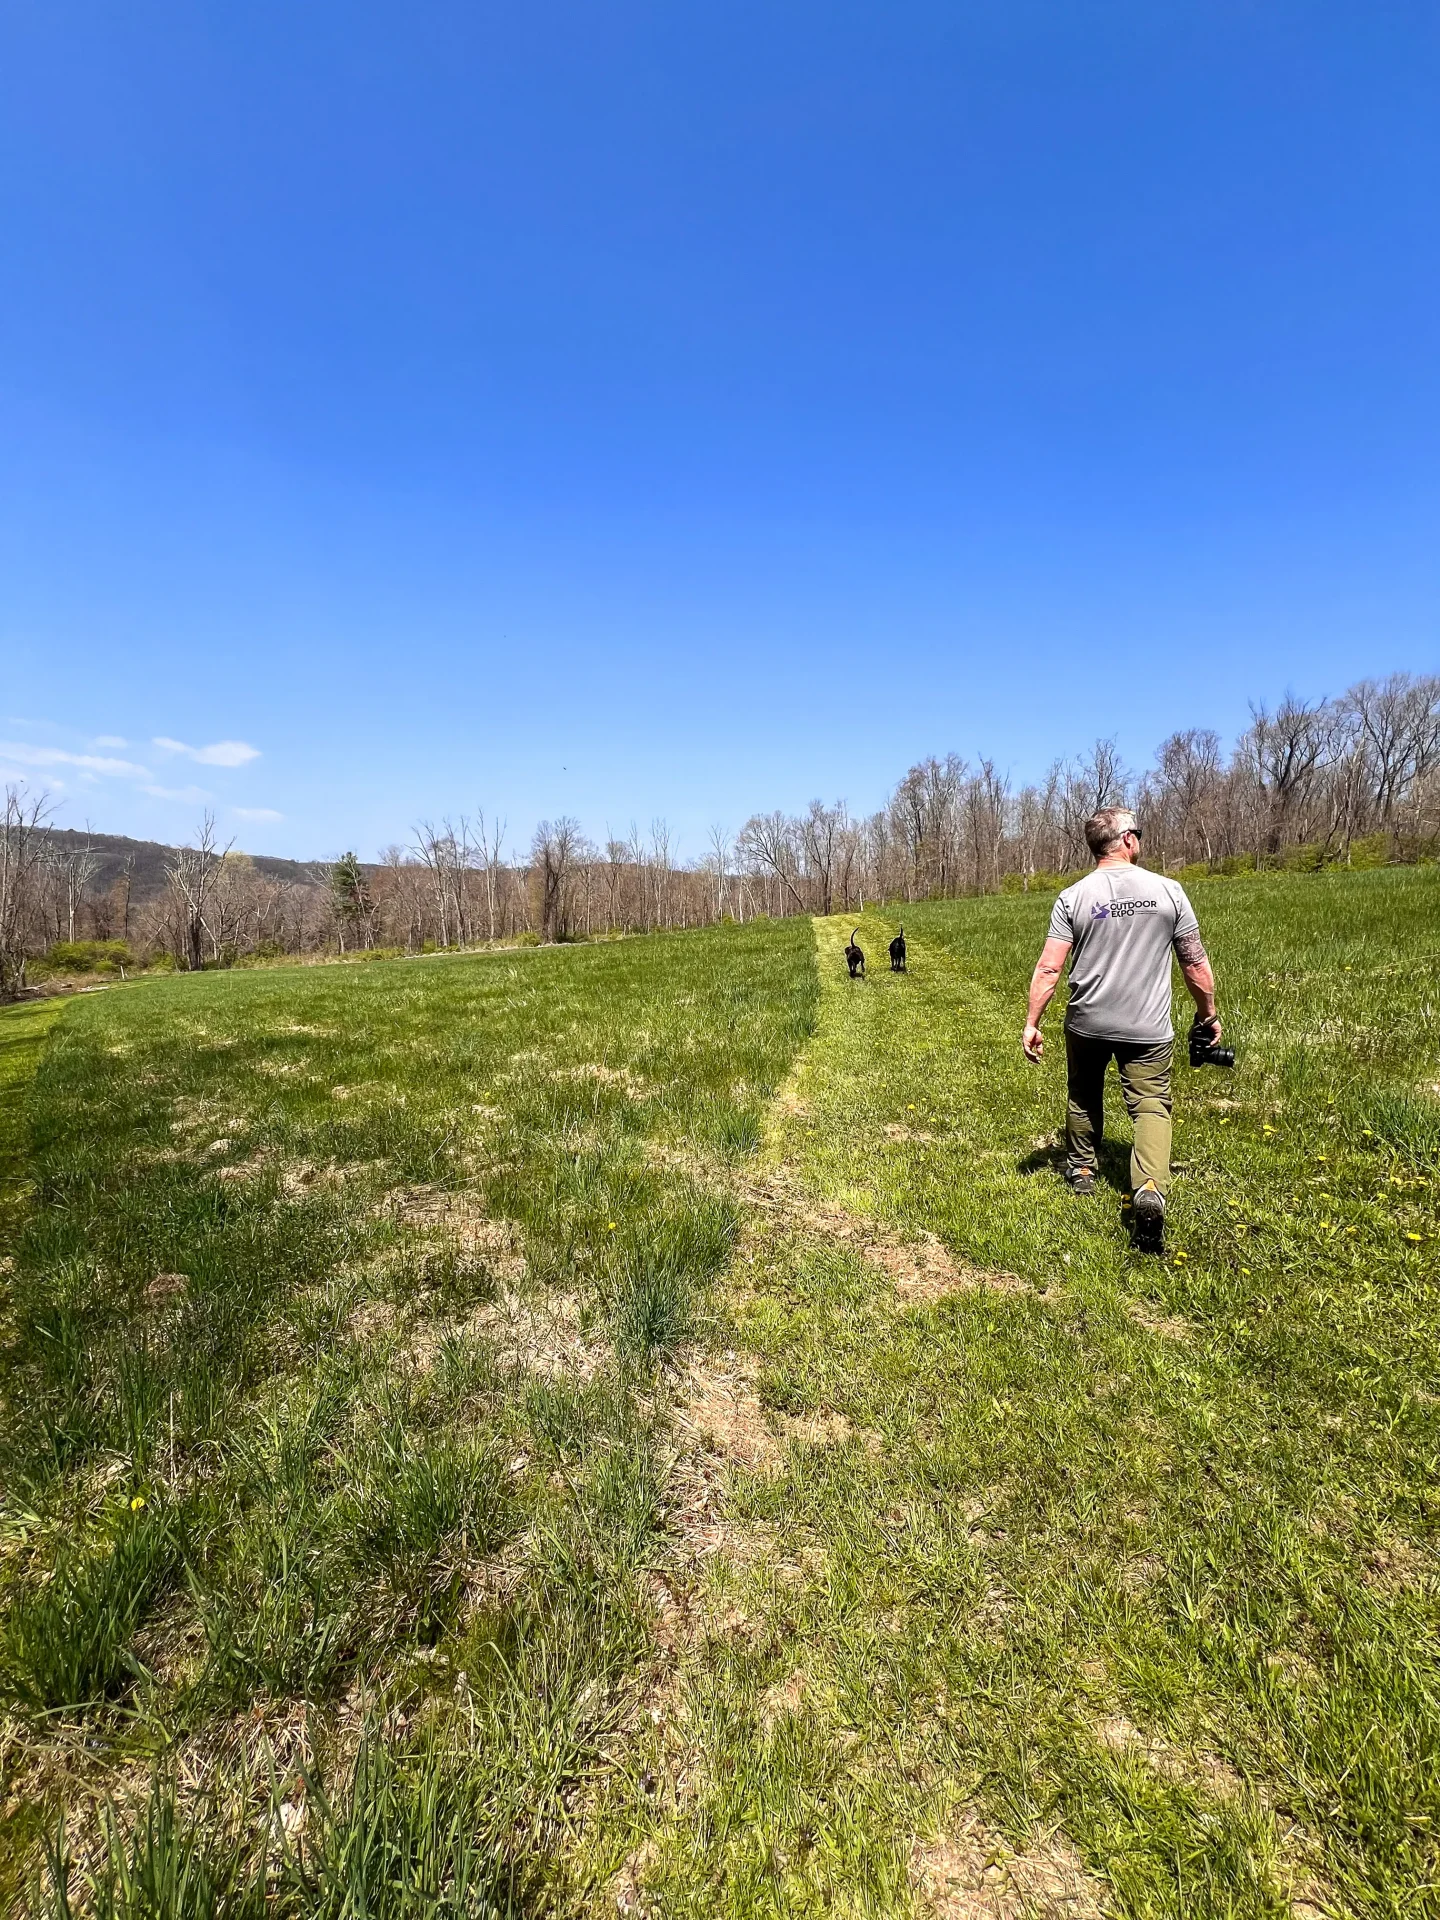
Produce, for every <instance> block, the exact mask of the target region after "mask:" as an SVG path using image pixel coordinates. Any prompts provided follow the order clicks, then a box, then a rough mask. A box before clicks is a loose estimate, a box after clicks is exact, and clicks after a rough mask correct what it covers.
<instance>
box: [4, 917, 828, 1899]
mask: <svg viewBox="0 0 1440 1920" xmlns="http://www.w3.org/2000/svg"><path fill="white" fill-rule="evenodd" d="M815 992H816V981H815V969H814V959H813V941H812V937H811V934H810V930H809V928H808V926H807V925H805V924H802V923H795V924H787V925H780V926H775V927H760V928H755V929H736V930H733V931H729V932H725V933H722V934H720V935H718V936H707V937H706V938H703V939H697V938H694V937H687V936H683V935H679V936H673V937H667V938H664V939H660V940H655V941H650V942H646V943H643V944H641V943H638V942H631V943H615V944H611V945H606V946H603V947H596V948H587V949H579V950H572V951H567V952H554V951H537V952H533V953H527V954H525V955H523V956H515V957H513V958H512V957H500V956H496V957H493V958H487V959H483V960H475V961H455V960H447V961H442V962H435V963H429V962H415V963H409V964H405V965H403V966H402V965H391V966H386V965H384V964H377V965H375V966H372V967H369V968H365V969H356V970H353V971H352V970H340V969H335V970H329V969H326V970H305V971H300V970H295V971H292V972H289V973H280V972H274V973H264V974H246V975H229V976H224V975H215V976H205V977H203V978H197V979H181V980H171V981H161V982H146V983H144V984H141V985H137V986H135V987H132V988H128V989H118V990H116V991H114V992H112V993H111V994H108V995H106V996H103V997H100V996H97V997H96V998H94V999H92V1000H87V1001H85V1002H80V1003H74V1004H72V1006H71V1008H70V1010H69V1013H68V1017H67V1018H66V1019H65V1021H64V1023H63V1025H61V1026H60V1027H59V1028H58V1029H57V1030H56V1032H55V1033H54V1035H53V1038H52V1041H51V1045H50V1047H49V1050H48V1052H47V1053H46V1055H45V1058H44V1060H43V1063H42V1065H41V1067H40V1071H39V1073H38V1076H37V1078H36V1079H35V1081H34V1084H33V1086H32V1088H31V1090H30V1093H29V1097H28V1100H27V1103H26V1114H25V1122H26V1125H25V1127H24V1128H23V1129H21V1130H20V1131H19V1133H18V1134H17V1137H16V1139H15V1140H14V1141H12V1143H11V1150H12V1159H14V1158H15V1157H16V1148H17V1147H18V1146H20V1145H23V1146H24V1147H25V1152H26V1155H27V1161H26V1177H27V1179H28V1180H29V1181H30V1182H31V1183H32V1185H33V1191H32V1192H31V1193H30V1195H29V1203H28V1206H26V1207H22V1206H21V1203H20V1201H19V1200H17V1202H16V1206H15V1209H14V1212H15V1215H16V1217H15V1218H14V1219H12V1222H11V1232H10V1243H11V1244H10V1248H9V1253H8V1257H9V1258H10V1260H11V1262H12V1267H11V1270H10V1271H8V1272H7V1275H6V1292H5V1316H4V1323H3V1336H4V1341H5V1348H4V1359H3V1366H4V1376H5V1383H6V1393H5V1399H4V1406H3V1415H0V1486H3V1488H4V1503H3V1510H0V1525H3V1534H0V1696H3V1700H4V1702H5V1705H6V1709H7V1714H8V1721H7V1726H8V1738H7V1740H6V1743H5V1747H4V1765H5V1779H4V1782H3V1786H4V1793H3V1796H0V1799H3V1803H4V1805H5V1807H6V1813H5V1815H4V1818H3V1825H0V1836H3V1837H0V1875H3V1879H0V1896H3V1895H4V1894H5V1892H6V1891H7V1889H8V1892H9V1893H10V1894H12V1895H14V1894H15V1893H16V1892H17V1889H18V1888H19V1887H20V1886H21V1885H22V1884H29V1885H30V1887H31V1892H30V1894H29V1895H28V1896H27V1897H28V1898H29V1899H30V1900H31V1902H32V1904H34V1905H36V1906H37V1907H40V1908H49V1909H57V1908H58V1907H60V1906H63V1904H64V1900H65V1899H66V1898H68V1897H70V1895H69V1894H67V1893H66V1892H65V1887H66V1885H67V1882H66V1879H65V1877H64V1876H63V1875H62V1876H60V1877H59V1878H58V1879H57V1878H56V1876H55V1875H54V1874H53V1873H52V1875H51V1879H50V1882H48V1883H46V1882H44V1881H43V1879H42V1881H40V1882H37V1881H36V1880H35V1879H34V1872H35V1865H36V1859H37V1855H36V1837H37V1833H38V1832H39V1831H40V1830H41V1829H42V1828H43V1829H45V1830H47V1831H49V1832H50V1833H51V1835H52V1851H53V1848H54V1847H55V1846H59V1845H61V1842H60V1841H58V1840H54V1838H53V1836H54V1835H55V1834H56V1833H57V1831H58V1829H57V1828H56V1827H55V1821H56V1820H57V1819H58V1818H59V1816H60V1813H61V1811H62V1810H68V1813H69V1816H70V1832H69V1837H68V1840H67V1841H66V1842H65V1843H64V1844H66V1845H68V1846H69V1848H70V1857H71V1858H72V1860H73V1861H74V1862H76V1863H79V1864H76V1865H75V1867H74V1872H73V1874H72V1875H71V1879H73V1882H74V1885H73V1887H72V1889H71V1893H73V1897H74V1899H75V1900H76V1901H77V1902H79V1904H80V1906H81V1908H93V1909H94V1910H95V1911H97V1912H111V1911H113V1912H117V1913H118V1912H125V1913H132V1912H133V1913H136V1914H138V1913H140V1912H145V1913H147V1914H148V1913H151V1912H155V1913H162V1912H163V1913H173V1914H176V1915H180V1914H190V1913H201V1912H212V1911H215V1912H218V1911H229V1910H232V1909H233V1910H235V1911H242V1910H248V1909H247V1908H246V1902H247V1901H249V1900H251V1898H252V1895H253V1892H254V1888H253V1884H252V1883H253V1877H254V1876H253V1873H252V1871H251V1868H252V1867H253V1861H252V1862H251V1864H250V1865H249V1866H247V1865H245V1860H246V1859H248V1857H249V1856H248V1855H247V1854H246V1847H247V1846H248V1847H249V1848H250V1849H251V1852H253V1850H254V1847H255V1846H256V1845H257V1844H258V1845H260V1847H261V1851H262V1853H263V1851H264V1836H265V1833H266V1832H267V1830H268V1829H267V1821H266V1818H265V1817H264V1807H265V1806H266V1804H268V1802H267V1795H269V1796H270V1798H271V1799H273V1793H272V1791H271V1788H270V1787H266V1786H265V1784H264V1779H265V1774H264V1765H263V1764H262V1761H263V1760H264V1756H265V1755H267V1754H271V1753H273V1752H278V1751H279V1750H280V1748H281V1747H282V1746H283V1744H284V1742H285V1741H286V1739H287V1738H291V1737H292V1736H293V1731H294V1725H295V1715H296V1714H297V1712H298V1713H299V1714H300V1715H301V1718H302V1720H303V1724H304V1727H305V1729H306V1731H305V1735H304V1747H305V1751H304V1754H303V1765H304V1768H305V1769H307V1770H308V1771H307V1773H306V1777H307V1779H310V1780H311V1782H312V1786H313V1793H312V1796H311V1799H310V1802H309V1804H310V1807H311V1809H312V1814H313V1817H312V1818H311V1820H310V1822H309V1824H308V1825H307V1826H306V1828H305V1833H306V1836H308V1837H307V1838H306V1839H305V1840H304V1843H303V1844H301V1845H298V1846H297V1852H296V1859H295V1861H294V1863H293V1871H290V1872H289V1873H288V1877H284V1876H282V1878H283V1887H282V1890H281V1892H280V1893H279V1894H276V1896H275V1898H276V1899H277V1900H278V1901H279V1903H280V1905H281V1906H282V1907H284V1908H285V1909H286V1910H292V1911H296V1912H300V1911H303V1912H306V1913H312V1912H313V1913H329V1912H332V1911H333V1912H335V1913H336V1914H339V1913H342V1912H344V1913H359V1912H364V1911H373V1912H377V1913H379V1912H384V1913H390V1912H393V1913H396V1914H399V1913H410V1912H415V1913H419V1912H422V1911H426V1912H428V1911H431V1910H434V1902H435V1901H436V1900H437V1899H440V1898H441V1894H443V1897H444V1899H445V1900H449V1901H451V1902H452V1904H453V1906H454V1910H456V1911H465V1912H489V1911H492V1910H498V1909H495V1908H494V1907H493V1902H494V1901H496V1900H498V1899H499V1895H498V1894H497V1893H496V1891H495V1890H496V1888H498V1887H500V1886H501V1884H502V1882H503V1886H504V1888H505V1889H507V1890H508V1891H506V1893H505V1901H508V1902H510V1903H512V1904H513V1905H514V1907H515V1910H517V1911H518V1910H519V1907H520V1905H522V1904H524V1903H526V1902H529V1901H531V1900H533V1899H539V1898H542V1897H547V1898H548V1897H550V1893H551V1892H553V1891H554V1889H556V1888H562V1887H563V1886H565V1885H566V1884H567V1875H568V1871H569V1868H568V1863H567V1860H566V1858H565V1855H564V1849H563V1848H562V1847H561V1846H560V1844H559V1838H560V1836H561V1835H563V1833H564V1832H565V1830H566V1827H567V1824H568V1820H569V1814H568V1809H569V1807H570V1806H571V1804H572V1803H573V1802H574V1799H575V1796H576V1795H577V1794H578V1793H582V1792H584V1791H585V1790H586V1786H587V1783H588V1782H589V1781H590V1779H591V1778H592V1777H593V1776H594V1775H595V1774H596V1772H597V1770H598V1769H599V1768H600V1767H601V1766H602V1761H601V1758H600V1752H601V1743H602V1742H603V1741H604V1740H605V1739H606V1738H607V1736H608V1735H609V1734H610V1733H611V1732H612V1731H613V1729H614V1728H615V1726H616V1724H617V1723H618V1721H619V1720H620V1719H622V1718H623V1717H624V1715H625V1713H626V1712H627V1711H628V1703H629V1701H630V1700H631V1698H632V1695H633V1693H634V1691H635V1689H636V1687H637V1686H638V1685H639V1683H640V1678H641V1676H642V1674H643V1667H644V1661H645V1658H646V1655H647V1650H648V1647H649V1644H650V1642H649V1639H648V1632H647V1623H646V1616H645V1607H644V1601H643V1582H644V1579H645V1576H646V1569H647V1568H648V1566H649V1565H650V1564H651V1563H652V1562H653V1561H654V1560H655V1559H656V1558H657V1556H659V1555H660V1553H661V1552H662V1551H663V1548H662V1543H661V1532H660V1529H661V1520H662V1514H661V1504H660V1503H661V1493H662V1488H663V1483H664V1476H665V1456H664V1447H665V1444H666V1442H665V1435H664V1431H663V1411H662V1401H663V1393H662V1392H661V1391H660V1388H661V1375H660V1374H659V1373H657V1368H660V1367H661V1366H662V1365H663V1362H664V1361H665V1358H666V1356H667V1355H668V1354H670V1353H671V1352H673V1351H674V1349H675V1348H676V1346H677V1344H678V1343H679V1342H680V1341H682V1340H683V1339H685V1338H687V1337H688V1336H689V1335H690V1334H691V1332H692V1331H693V1330H694V1329H695V1328H696V1327H697V1326H699V1325H701V1324H703V1322H704V1320H705V1317H706V1315H707V1313H713V1290H714V1282H715V1279H716V1277H717V1275H718V1274H719V1273H720V1271H721V1270H722V1269H723V1267H724V1265H725V1263H726V1261H727V1260H728V1258H729V1254H730V1250H731V1247H732V1244H733V1240H734V1236H735V1231H736V1225H737V1215H736V1211H735V1208H734V1206H733V1204H732V1203H731V1202H730V1201H728V1200H727V1199H726V1198H725V1197H724V1196H723V1195H719V1194H716V1193H714V1192H712V1191H710V1190H708V1189H707V1188H706V1187H704V1186H701V1185H698V1184H697V1183H696V1180H695V1179H694V1177H693V1176H692V1175H691V1174H690V1173H689V1172H687V1171H686V1170H685V1169H684V1166H683V1165H682V1164H680V1163H681V1161H682V1160H683V1158H684V1155H685V1154H686V1153H689V1152H693V1151H694V1150H696V1149H697V1148H699V1149H703V1150H704V1151H706V1152H709V1153H714V1154H717V1155H719V1156H720V1157H721V1158H722V1159H723V1158H725V1157H727V1156H728V1157H731V1158H733V1157H734V1156H735V1155H737V1154H743V1153H744V1152H745V1151H746V1149H747V1145H748V1146H749V1147H750V1148H752V1149H753V1145H754V1143H755V1142H756V1141H757V1140H758V1138H759V1135H760V1128H761V1121H762V1118H763V1115H764V1112H765V1110H766V1105H767V1102H768V1100H769V1099H770V1097H771V1095H772V1093H773V1091H774V1089H775V1087H776V1085H777V1084H778V1082H779V1081H780V1079H781V1078H782V1077H783V1075H784V1074H785V1072H786V1071H787V1069H788V1067H789V1064H790V1061H791V1059H792V1057H793V1055H794V1053H795V1050H796V1048H797V1047H798V1046H799V1045H800V1043H801V1042H802V1040H803V1039H804V1037H805V1036H806V1034H807V1033H808V1032H809V1030H810V1027H811V1025H812V1022H813V1013H814V1004H815ZM14 1018H15V1017H14V1016H7V1020H11V1021H13V1020H14ZM32 1024H33V1023H32ZM3 1030H4V1029H3V1028H0V1031H3ZM4 1057H8V1056H0V1058H4ZM27 1064H33V1059H32V1060H31V1061H27ZM17 1191H18V1189H17ZM22 1213H23V1218H21V1217H19V1216H20V1215H21V1214H22ZM362 1723H363V1725H364V1727H366V1728H368V1729H378V1731H367V1732H365V1734H364V1737H363V1738H362V1734H361V1728H362ZM402 1725H403V1727H404V1728H405V1729H406V1733H405V1737H404V1738H403V1739H397V1738H396V1737H395V1730H396V1728H397V1727H399V1726H402ZM357 1754H358V1755H359V1756H360V1757H359V1759H358V1760H357V1757H356V1756H357ZM367 1755H368V1756H369V1758H366V1756H367ZM276 1764H277V1765H281V1766H284V1765H288V1764H291V1763H290V1762H289V1761H288V1760H287V1761H285V1762H276ZM152 1767H153V1768H154V1769H155V1781H156V1785H155V1789H154V1797H152V1800H151V1802H150V1807H149V1812H148V1813H145V1814H144V1815H143V1818H142V1817H141V1816H140V1815H138V1814H136V1813H134V1812H133V1810H132V1809H133V1794H134V1781H135V1778H136V1775H137V1769H138V1771H139V1774H140V1776H141V1777H143V1775H144V1773H145V1771H146V1770H147V1768H152ZM176 1782H180V1783H181V1784H180V1786H178V1787H177V1785H176ZM327 1782H328V1783H329V1784H328V1785H327V1784H326V1783H327ZM202 1787H203V1794H202V1793H201V1788H202ZM177 1795H178V1798H177ZM206 1796H208V1798H207V1797H206ZM337 1796H338V1797H337ZM357 1796H358V1798H357ZM377 1796H378V1798H379V1799H380V1800H383V1801H384V1803H385V1806H386V1807H387V1808H389V1811H388V1812H386V1813H385V1814H384V1815H383V1818H382V1817H381V1816H380V1815H376V1814H375V1813H374V1810H373V1807H372V1806H371V1802H372V1801H375V1800H376V1798H377ZM112 1797H113V1798H114V1799H115V1801H116V1804H117V1806H118V1807H119V1809H120V1811H119V1812H117V1813H114V1814H109V1815H107V1814H106V1813H105V1811H104V1809H105V1807H106V1804H107V1802H108V1801H109V1800H110V1799H111V1798H112ZM362 1801H363V1803H364V1804H363V1805H362V1804H361V1802H362ZM342 1803H343V1804H342ZM247 1807H249V1808H250V1809H251V1817H247V1816H246V1814H245V1809H246V1808H247ZM322 1807H324V1808H325V1809H327V1811H325V1812H324V1813H323V1815H322V1813H321V1811H320V1809H321V1808H322ZM347 1807H348V1809H349V1810H348V1811H346V1810H345V1809H346V1808H347ZM257 1808H258V1814H257V1813H256V1809H257ZM217 1809H218V1810H219V1811H217ZM273 1811H274V1809H273V1807H272V1814H273ZM257 1817H258V1818H259V1825H258V1828H257V1827H256V1825H255V1819H256V1818H257ZM137 1819H139V1820H140V1824H139V1825H138V1826H137V1825H136V1824H135V1822H136V1820H137ZM377 1819H379V1820H380V1826H379V1828H377V1827H376V1826H375V1824H374V1822H375V1820H377ZM476 1821H479V1822H480V1823H481V1824H482V1825H483V1826H484V1829H485V1833H484V1835H483V1836H480V1835H478V1834H477V1830H476V1828H475V1825H474V1823H475V1822H476ZM227 1822H228V1825H227ZM386 1822H389V1823H390V1825H389V1828H387V1827H386V1825H385V1823H386ZM107 1823H108V1824H107ZM396 1823H398V1825H397V1824H396ZM270 1824H272V1825H273V1819H272V1820H271V1822H270ZM462 1827H463V1829H464V1831H465V1833H466V1835H467V1836H468V1838H467V1841H466V1845H467V1847H469V1848H470V1850H471V1853H472V1854H473V1859H471V1860H470V1865H469V1866H463V1870H462V1864H457V1861H458V1859H459V1856H458V1855H457V1854H456V1850H455V1847H454V1846H453V1845H451V1842H450V1841H449V1840H447V1839H446V1835H450V1834H453V1833H458V1832H459V1831H460V1830H461V1828H462ZM231 1829H233V1832H232V1831H231ZM391 1829H393V1831H391ZM216 1830H219V1831H222V1832H225V1833H229V1834H230V1838H229V1840H227V1841H226V1842H225V1844H224V1845H223V1846H221V1847H220V1848H219V1851H217V1848H216V1844H215V1843H214V1841H213V1833H214V1831H216ZM257 1833H258V1835H259V1836H260V1838H259V1840H258V1841H257V1839H256V1834H257ZM387 1833H389V1836H390V1837H388V1838H387V1837H386V1836H387ZM107 1835H108V1839H107V1838H106V1836H107ZM207 1835H211V1836H212V1837H210V1838H207V1837H206V1836H207ZM247 1835H248V1836H249V1838H248V1839H247V1838H246V1836H247ZM407 1835H408V1837H407ZM197 1836H198V1837H197ZM97 1846H98V1849H99V1851H98V1855H97ZM137 1849H138V1852H137ZM97 1857H98V1859H99V1861H100V1865H99V1866H96V1865H95V1862H96V1859H97ZM468 1857H469V1856H467V1858H468ZM237 1861H238V1862H240V1864H239V1865H238V1866H237V1865H236V1862H237ZM272 1866H273V1862H272ZM457 1875H458V1876H459V1877H458V1879H457ZM27 1876H28V1880H27ZM87 1876H88V1878H87ZM237 1876H238V1877H237ZM437 1876H438V1878H437ZM262 1880H263V1876H262ZM152 1882H153V1883H154V1885H155V1886H162V1885H163V1888H164V1891H163V1893H157V1892H153V1891H152V1892H149V1893H145V1892H143V1889H142V1891H141V1892H137V1891H135V1889H136V1888H137V1887H142V1883H143V1885H144V1886H150V1885H151V1883H152ZM82 1883H83V1884H82ZM47 1884H48V1886H49V1891H48V1892H47V1891H46V1890H45V1887H46V1885H47ZM437 1886H438V1887H439V1888H440V1893H437V1892H436V1887H437ZM87 1888H88V1891H87V1890H86V1889H87ZM247 1888H249V1889H250V1891H249V1892H247V1891H246V1889H247ZM467 1889H468V1890H467ZM502 1904H503V1903H502ZM267 1910H268V1909H267Z"/></svg>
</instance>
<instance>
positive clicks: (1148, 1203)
mask: <svg viewBox="0 0 1440 1920" xmlns="http://www.w3.org/2000/svg"><path fill="white" fill-rule="evenodd" d="M1130 1220H1131V1232H1132V1233H1133V1234H1134V1236H1135V1251H1136V1252H1137V1253H1163V1252H1164V1250H1165V1196H1164V1194H1163V1193H1161V1192H1160V1190H1159V1188H1158V1187H1157V1186H1156V1185H1155V1182H1154V1181H1153V1180H1147V1181H1146V1182H1145V1184H1144V1186H1143V1187H1141V1188H1139V1190H1138V1191H1137V1192H1136V1194H1135V1198H1134V1199H1133V1200H1132V1201H1131V1203H1130Z"/></svg>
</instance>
